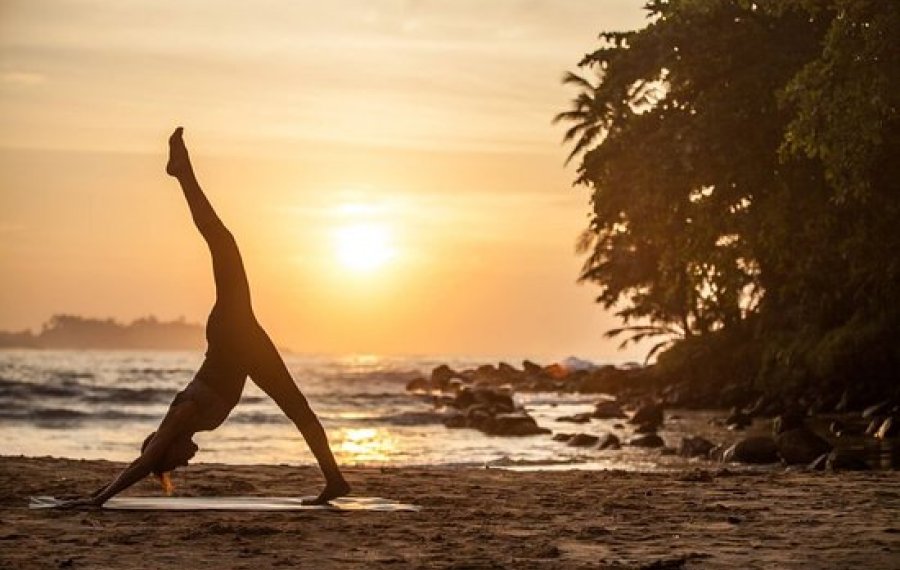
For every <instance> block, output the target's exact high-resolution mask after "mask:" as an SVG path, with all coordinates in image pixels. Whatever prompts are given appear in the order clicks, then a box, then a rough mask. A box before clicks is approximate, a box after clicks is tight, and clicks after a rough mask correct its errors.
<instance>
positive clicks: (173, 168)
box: [166, 127, 191, 178]
mask: <svg viewBox="0 0 900 570" xmlns="http://www.w3.org/2000/svg"><path fill="white" fill-rule="evenodd" d="M183 133H184V128H183V127H178V128H177V129H175V132H174V133H172V136H170V137H169V162H168V164H166V173H167V174H169V175H170V176H174V177H175V178H178V177H179V176H182V175H184V174H189V173H190V172H191V158H190V156H188V151H187V147H186V146H184V139H183V138H181V135H182V134H183Z"/></svg>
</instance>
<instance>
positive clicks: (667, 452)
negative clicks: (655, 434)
mask: <svg viewBox="0 0 900 570" xmlns="http://www.w3.org/2000/svg"><path fill="white" fill-rule="evenodd" d="M677 453H678V450H677V449H675V448H674V447H664V448H662V449H660V450H659V454H660V455H675V454H677Z"/></svg>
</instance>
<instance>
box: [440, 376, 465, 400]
mask: <svg viewBox="0 0 900 570" xmlns="http://www.w3.org/2000/svg"><path fill="white" fill-rule="evenodd" d="M467 388H468V385H467V384H466V383H465V381H463V380H462V379H460V378H451V379H450V380H448V381H447V383H446V384H444V386H443V388H441V390H443V391H445V392H450V393H451V394H456V395H457V396H458V395H459V393H460V392H462V391H463V390H466V389H467Z"/></svg>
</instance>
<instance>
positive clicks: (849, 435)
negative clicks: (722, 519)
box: [406, 360, 900, 471]
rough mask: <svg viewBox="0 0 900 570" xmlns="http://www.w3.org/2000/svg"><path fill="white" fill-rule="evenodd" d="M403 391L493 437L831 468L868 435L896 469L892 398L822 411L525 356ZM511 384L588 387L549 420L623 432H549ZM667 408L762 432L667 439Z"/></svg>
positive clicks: (850, 465)
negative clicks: (709, 413) (727, 438)
mask: <svg viewBox="0 0 900 570" xmlns="http://www.w3.org/2000/svg"><path fill="white" fill-rule="evenodd" d="M682 384H684V383H682ZM406 389H407V391H408V392H409V393H410V394H412V395H415V396H418V397H422V398H425V399H428V400H430V403H431V404H432V405H433V406H435V407H437V408H442V409H445V410H447V411H448V415H447V417H446V419H445V420H444V425H445V426H446V427H447V428H448V429H466V428H468V429H475V430H478V431H481V432H483V433H485V434H487V435H492V436H506V437H519V436H542V435H543V436H547V437H552V439H553V440H554V441H558V442H560V444H561V445H563V444H564V445H568V446H571V447H578V448H584V449H595V450H601V451H614V450H618V449H621V447H622V446H623V445H625V446H633V447H641V448H650V449H658V450H659V453H660V454H664V455H678V456H681V457H684V458H701V459H707V460H710V461H717V462H723V463H731V462H736V463H744V464H756V465H766V464H777V463H781V464H784V465H787V466H797V465H801V466H808V467H809V468H810V469H815V470H825V469H827V470H832V471H838V470H867V469H869V468H871V467H872V465H870V462H868V461H867V460H866V457H865V454H864V453H861V452H860V450H859V449H858V447H859V446H858V445H851V444H850V443H849V442H853V443H854V444H858V443H859V441H860V438H869V439H870V440H872V441H878V442H882V443H884V444H886V445H889V446H891V447H892V448H896V449H897V450H898V453H897V454H896V456H895V454H893V453H892V457H891V460H890V466H891V467H892V468H897V467H900V458H898V457H897V456H900V440H898V436H900V405H898V404H897V402H893V401H891V400H883V401H880V402H874V403H867V405H866V406H865V407H861V408H860V407H858V406H853V404H852V403H851V402H852V401H853V399H852V398H851V397H850V396H849V395H848V394H846V393H845V394H844V396H843V397H842V398H841V399H840V400H839V401H838V402H837V403H836V404H835V405H834V406H832V408H831V409H830V410H823V409H821V405H819V406H818V407H815V406H805V402H804V401H802V400H801V401H791V400H785V399H781V400H779V399H777V398H774V397H773V396H771V395H768V394H762V393H754V391H752V390H742V389H741V388H740V387H739V386H734V385H731V386H726V387H725V388H723V389H722V390H721V391H720V392H719V393H718V394H713V393H711V392H709V391H695V392H690V391H687V390H686V389H685V386H684V385H679V384H671V383H664V382H660V381H659V379H658V378H656V377H655V376H654V374H653V370H652V367H641V366H637V365H633V366H625V367H615V366H602V367H590V366H586V365H582V366H580V367H573V366H566V365H564V364H550V365H540V364H537V363H534V362H531V361H527V360H526V361H524V362H523V364H522V368H516V367H514V366H512V365H510V364H508V363H505V362H501V363H499V364H498V365H493V364H484V365H481V366H478V367H476V368H471V369H466V370H454V369H453V368H450V367H449V366H447V365H445V364H444V365H440V366H438V367H436V368H435V369H434V370H432V372H431V374H430V375H429V376H428V377H420V378H416V379H414V380H412V381H410V382H409V383H408V384H407V386H406ZM516 392H523V393H528V392H549V393H560V394H569V393H580V394H597V395H598V400H597V402H596V403H595V404H594V406H593V408H592V409H587V410H585V411H584V412H581V413H577V414H572V415H569V416H561V417H558V418H556V422H558V423H566V424H571V425H573V426H577V425H582V424H589V423H590V422H592V421H593V420H615V421H616V423H614V424H613V425H614V427H615V428H617V429H618V430H624V432H623V433H627V436H626V437H620V436H619V435H616V434H615V433H612V432H605V433H603V434H601V435H597V434H590V433H583V432H579V431H573V432H557V433H554V432H553V430H551V429H550V428H548V427H544V426H540V425H538V423H537V421H535V419H534V418H533V417H532V416H531V415H530V414H529V413H528V411H527V410H526V409H524V408H522V407H517V406H516V404H515V401H514V398H513V395H514V394H515V393H516ZM726 403H728V405H727V406H726ZM673 408H674V409H682V408H684V409H692V408H693V409H696V408H711V409H716V408H718V409H721V410H722V411H723V414H722V416H723V417H722V418H720V419H717V420H715V421H717V422H720V423H721V425H723V426H725V427H727V428H728V429H729V430H731V431H733V432H736V433H740V432H742V431H743V430H744V429H745V428H747V427H748V426H750V425H751V424H752V423H753V422H754V421H757V422H760V421H762V422H766V423H769V424H770V425H771V430H770V433H768V434H762V433H757V434H752V435H746V436H744V437H738V438H737V441H733V442H727V443H723V442H716V441H710V440H709V439H707V438H704V437H702V436H700V435H692V436H687V437H682V438H681V441H680V442H677V444H676V442H666V441H665V440H664V439H663V438H662V437H660V435H659V434H658V431H659V430H660V428H661V427H662V426H663V425H664V424H665V422H666V421H667V419H677V415H675V414H673V413H672V412H671V410H672V409H673ZM725 410H728V411H727V412H726V411H725ZM823 426H824V427H823ZM626 428H627V429H626Z"/></svg>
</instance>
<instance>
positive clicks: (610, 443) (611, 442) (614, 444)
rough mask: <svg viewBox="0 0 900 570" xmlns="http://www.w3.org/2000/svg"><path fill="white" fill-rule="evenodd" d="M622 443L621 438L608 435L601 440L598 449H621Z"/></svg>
mask: <svg viewBox="0 0 900 570" xmlns="http://www.w3.org/2000/svg"><path fill="white" fill-rule="evenodd" d="M621 448H622V442H621V441H619V438H618V437H616V435H615V434H612V433H607V434H606V435H604V436H603V437H602V438H600V445H598V449H609V450H614V449H621Z"/></svg>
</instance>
